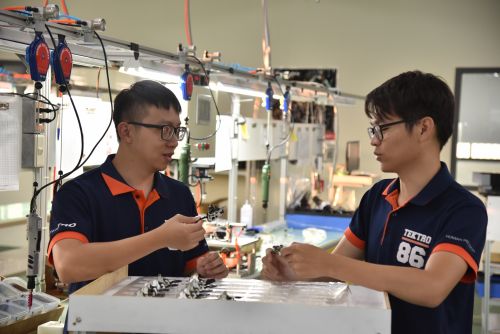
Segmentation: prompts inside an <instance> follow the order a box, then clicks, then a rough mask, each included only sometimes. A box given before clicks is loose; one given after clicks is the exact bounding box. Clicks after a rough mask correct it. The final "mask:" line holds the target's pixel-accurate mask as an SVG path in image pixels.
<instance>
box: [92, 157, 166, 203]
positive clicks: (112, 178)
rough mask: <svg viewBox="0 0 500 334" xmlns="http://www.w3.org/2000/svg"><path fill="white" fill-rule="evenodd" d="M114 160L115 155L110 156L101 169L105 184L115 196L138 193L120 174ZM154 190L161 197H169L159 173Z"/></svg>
mask: <svg viewBox="0 0 500 334" xmlns="http://www.w3.org/2000/svg"><path fill="white" fill-rule="evenodd" d="M114 158H115V154H110V155H108V157H107V159H106V161H105V162H104V163H103V164H102V165H101V167H100V169H101V174H102V176H103V178H104V182H105V183H106V185H107V186H108V189H109V190H110V191H111V193H112V194H113V196H116V195H121V194H125V193H129V192H134V191H136V189H135V188H133V187H131V186H129V185H128V184H127V182H126V181H125V180H124V179H123V177H122V176H121V175H120V173H118V171H117V170H116V168H115V166H114V165H113V163H112V161H113V159H114ZM153 189H156V191H157V192H158V194H159V195H160V196H161V197H165V198H166V197H168V189H167V187H166V186H165V184H164V183H163V182H161V179H160V173H159V172H156V173H155V176H154V181H153Z"/></svg>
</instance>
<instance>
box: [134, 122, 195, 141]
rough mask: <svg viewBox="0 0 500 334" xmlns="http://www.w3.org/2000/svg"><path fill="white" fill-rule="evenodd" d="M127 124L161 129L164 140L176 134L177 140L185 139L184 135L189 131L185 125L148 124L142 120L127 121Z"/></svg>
mask: <svg viewBox="0 0 500 334" xmlns="http://www.w3.org/2000/svg"><path fill="white" fill-rule="evenodd" d="M127 124H132V125H139V126H143V127H145V128H153V129H160V130H161V139H163V140H170V139H172V137H173V136H174V135H175V138H177V140H178V141H180V140H183V139H184V136H185V135H186V132H187V128H186V127H184V126H179V127H178V128H176V127H174V126H172V125H168V124H164V125H160V124H148V123H140V122H127Z"/></svg>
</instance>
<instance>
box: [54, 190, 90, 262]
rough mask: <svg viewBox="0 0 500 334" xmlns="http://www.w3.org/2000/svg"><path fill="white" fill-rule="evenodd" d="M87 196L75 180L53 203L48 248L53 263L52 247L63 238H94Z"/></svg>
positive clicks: (60, 192) (83, 239)
mask: <svg viewBox="0 0 500 334" xmlns="http://www.w3.org/2000/svg"><path fill="white" fill-rule="evenodd" d="M90 212H91V211H90V208H89V203H88V200H87V197H86V195H85V193H84V192H83V190H82V189H81V188H80V187H79V186H78V185H77V184H75V183H74V182H71V181H70V182H69V183H67V184H65V185H64V186H63V187H62V188H61V189H60V190H59V191H58V192H57V193H56V196H55V198H54V201H53V203H52V211H51V215H50V242H49V246H48V250H47V255H48V257H49V262H50V263H52V247H53V246H54V245H55V244H56V243H57V242H58V241H60V240H63V239H78V240H80V241H82V242H84V243H86V242H89V241H91V240H92V234H91V231H92V222H91V219H90V214H89V213H90Z"/></svg>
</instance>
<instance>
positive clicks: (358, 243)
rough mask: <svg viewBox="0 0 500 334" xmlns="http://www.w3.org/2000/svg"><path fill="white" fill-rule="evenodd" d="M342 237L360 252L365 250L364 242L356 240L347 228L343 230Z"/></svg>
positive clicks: (354, 235)
mask: <svg viewBox="0 0 500 334" xmlns="http://www.w3.org/2000/svg"><path fill="white" fill-rule="evenodd" d="M344 235H345V237H346V239H347V240H349V242H350V243H351V244H353V245H354V246H355V247H356V248H359V249H361V250H364V249H365V244H366V243H365V241H364V240H361V239H360V238H358V236H357V235H356V234H354V233H353V232H352V231H351V229H350V228H349V227H348V228H347V229H346V230H345V232H344Z"/></svg>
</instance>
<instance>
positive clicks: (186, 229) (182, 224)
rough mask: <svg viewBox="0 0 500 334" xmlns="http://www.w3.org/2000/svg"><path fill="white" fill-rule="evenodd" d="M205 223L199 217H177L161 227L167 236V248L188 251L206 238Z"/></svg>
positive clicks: (166, 221)
mask: <svg viewBox="0 0 500 334" xmlns="http://www.w3.org/2000/svg"><path fill="white" fill-rule="evenodd" d="M202 224H203V222H202V220H201V219H200V218H199V217H186V216H183V215H179V214H178V215H175V216H173V217H172V218H170V219H168V220H165V222H164V223H163V225H162V226H161V227H160V229H161V231H162V232H163V233H164V236H165V247H168V248H172V249H179V250H181V251H187V250H190V249H193V248H195V247H196V246H198V244H199V242H200V241H201V240H203V239H204V238H205V230H204V229H203V226H202Z"/></svg>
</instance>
